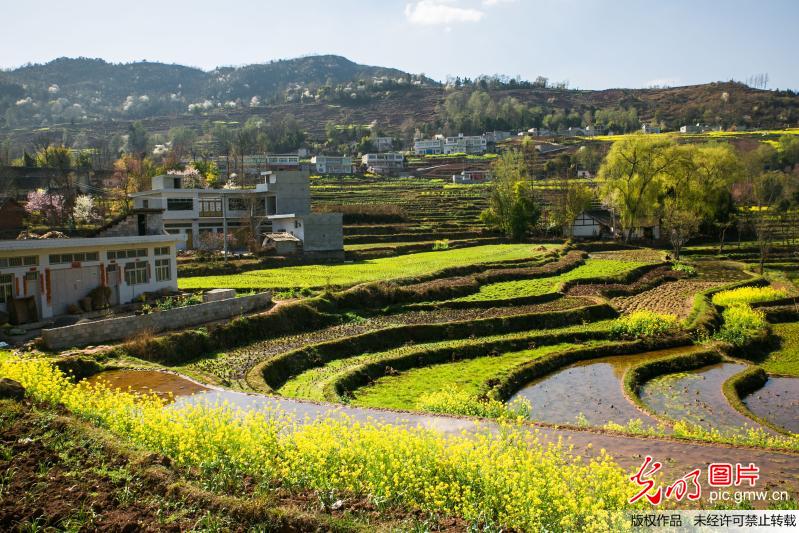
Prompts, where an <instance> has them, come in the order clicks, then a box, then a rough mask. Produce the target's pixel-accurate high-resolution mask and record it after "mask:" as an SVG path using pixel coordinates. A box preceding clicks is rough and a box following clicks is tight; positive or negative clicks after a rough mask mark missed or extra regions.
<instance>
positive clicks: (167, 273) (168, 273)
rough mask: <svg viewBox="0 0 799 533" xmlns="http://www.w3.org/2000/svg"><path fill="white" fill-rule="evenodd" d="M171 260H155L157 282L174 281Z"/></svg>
mask: <svg viewBox="0 0 799 533" xmlns="http://www.w3.org/2000/svg"><path fill="white" fill-rule="evenodd" d="M169 262H170V261H169V259H156V260H155V281H167V280H170V279H172V267H171V266H170V264H169Z"/></svg>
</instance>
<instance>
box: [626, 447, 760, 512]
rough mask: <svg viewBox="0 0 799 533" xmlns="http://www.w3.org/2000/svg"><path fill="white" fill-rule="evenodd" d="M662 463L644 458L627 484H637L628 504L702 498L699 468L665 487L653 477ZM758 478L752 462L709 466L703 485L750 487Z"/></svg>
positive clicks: (758, 469)
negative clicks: (636, 489) (642, 500)
mask: <svg viewBox="0 0 799 533" xmlns="http://www.w3.org/2000/svg"><path fill="white" fill-rule="evenodd" d="M662 466H663V465H662V464H661V463H659V462H657V461H655V460H653V459H652V457H650V456H648V455H647V456H646V459H644V462H643V464H642V465H641V467H640V468H639V469H638V472H636V473H635V474H633V475H632V476H630V481H632V482H633V483H635V484H636V485H638V489H639V490H638V492H637V493H636V494H635V495H634V496H632V497H631V498H630V499H629V500H628V502H629V503H635V502H637V501H638V500H640V499H642V498H646V499H647V501H649V503H651V504H652V505H660V503H661V502H663V501H665V500H671V501H675V502H681V501H682V500H683V499H686V500H688V501H696V500H698V499H700V498H701V497H702V486H701V485H700V479H701V477H702V469H700V468H697V469H695V470H691V471H690V472H688V473H687V474H685V475H684V476H682V477H680V478H679V479H677V480H675V481H674V482H672V483H671V484H669V485H667V486H665V487H664V486H662V485H659V484H658V483H657V482H656V481H655V479H653V478H654V477H655V475H656V474H657V473H658V472H660V469H661V468H662ZM758 479H760V468H759V467H757V466H755V464H754V463H749V464H748V465H743V464H741V463H736V464H734V465H733V464H732V463H711V464H710V465H709V466H708V469H707V484H708V485H709V486H710V487H712V488H714V489H718V488H724V487H732V486H735V487H740V486H741V485H742V484H743V483H747V484H748V486H750V487H754V486H755V483H756V482H757V480H758Z"/></svg>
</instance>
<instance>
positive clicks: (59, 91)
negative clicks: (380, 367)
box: [0, 55, 434, 128]
mask: <svg viewBox="0 0 799 533" xmlns="http://www.w3.org/2000/svg"><path fill="white" fill-rule="evenodd" d="M413 82H416V85H421V84H423V83H424V84H434V82H432V80H427V79H425V78H423V77H420V76H411V75H410V74H407V73H405V72H402V71H400V70H396V69H390V68H383V67H371V66H366V65H359V64H356V63H353V62H352V61H350V60H348V59H346V58H343V57H339V56H332V55H325V56H311V57H303V58H297V59H291V60H281V61H274V62H271V63H265V64H258V65H247V66H243V67H220V68H217V69H215V70H212V71H210V72H205V71H203V70H200V69H197V68H192V67H185V66H181V65H167V64H163V63H153V62H148V61H143V62H137V63H128V64H114V63H108V62H106V61H104V60H102V59H88V58H77V59H70V58H60V59H56V60H54V61H51V62H49V63H46V64H43V65H40V64H36V65H27V66H24V67H20V68H17V69H14V70H9V71H4V72H0V128H19V127H34V126H47V125H51V124H58V123H80V122H91V121H97V120H109V119H140V118H147V117H154V116H163V115H175V114H182V113H188V112H195V113H200V112H208V111H210V110H214V109H221V108H224V109H237V108H239V109H240V108H248V107H256V106H259V105H266V104H269V103H274V102H285V101H293V100H296V101H301V100H303V99H304V98H305V99H307V98H310V95H311V94H313V95H314V96H315V95H316V94H317V90H318V89H319V88H320V87H324V88H326V92H327V93H329V94H327V96H328V99H330V98H334V97H336V95H337V94H338V96H339V97H343V98H347V99H349V100H352V99H357V98H353V97H352V95H353V94H355V95H356V97H360V96H362V94H361V93H363V95H365V94H366V93H368V92H369V91H370V90H372V89H373V88H375V87H380V90H383V89H384V88H386V87H388V86H398V87H400V86H410V85H411V84H412V83H413ZM315 99H318V98H315Z"/></svg>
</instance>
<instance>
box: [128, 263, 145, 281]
mask: <svg viewBox="0 0 799 533" xmlns="http://www.w3.org/2000/svg"><path fill="white" fill-rule="evenodd" d="M125 283H127V284H128V285H141V284H143V283H147V263H146V262H144V261H140V262H138V263H128V264H126V265H125Z"/></svg>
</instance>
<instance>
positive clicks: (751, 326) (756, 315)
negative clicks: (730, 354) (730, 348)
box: [715, 304, 768, 346]
mask: <svg viewBox="0 0 799 533" xmlns="http://www.w3.org/2000/svg"><path fill="white" fill-rule="evenodd" d="M721 316H722V318H723V319H724V324H723V325H722V326H721V329H720V330H719V331H718V332H717V333H716V335H715V338H716V339H718V340H722V341H725V342H729V343H730V344H732V345H734V346H743V345H745V344H747V343H748V342H749V341H751V340H753V339H755V338H757V337H760V336H762V335H763V334H764V332H765V331H766V328H767V327H768V322H766V315H765V313H763V311H758V310H756V309H752V308H751V307H749V306H748V305H746V304H736V305H732V306H730V307H728V308H727V309H725V310H724V312H723V313H722V315H721Z"/></svg>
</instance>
